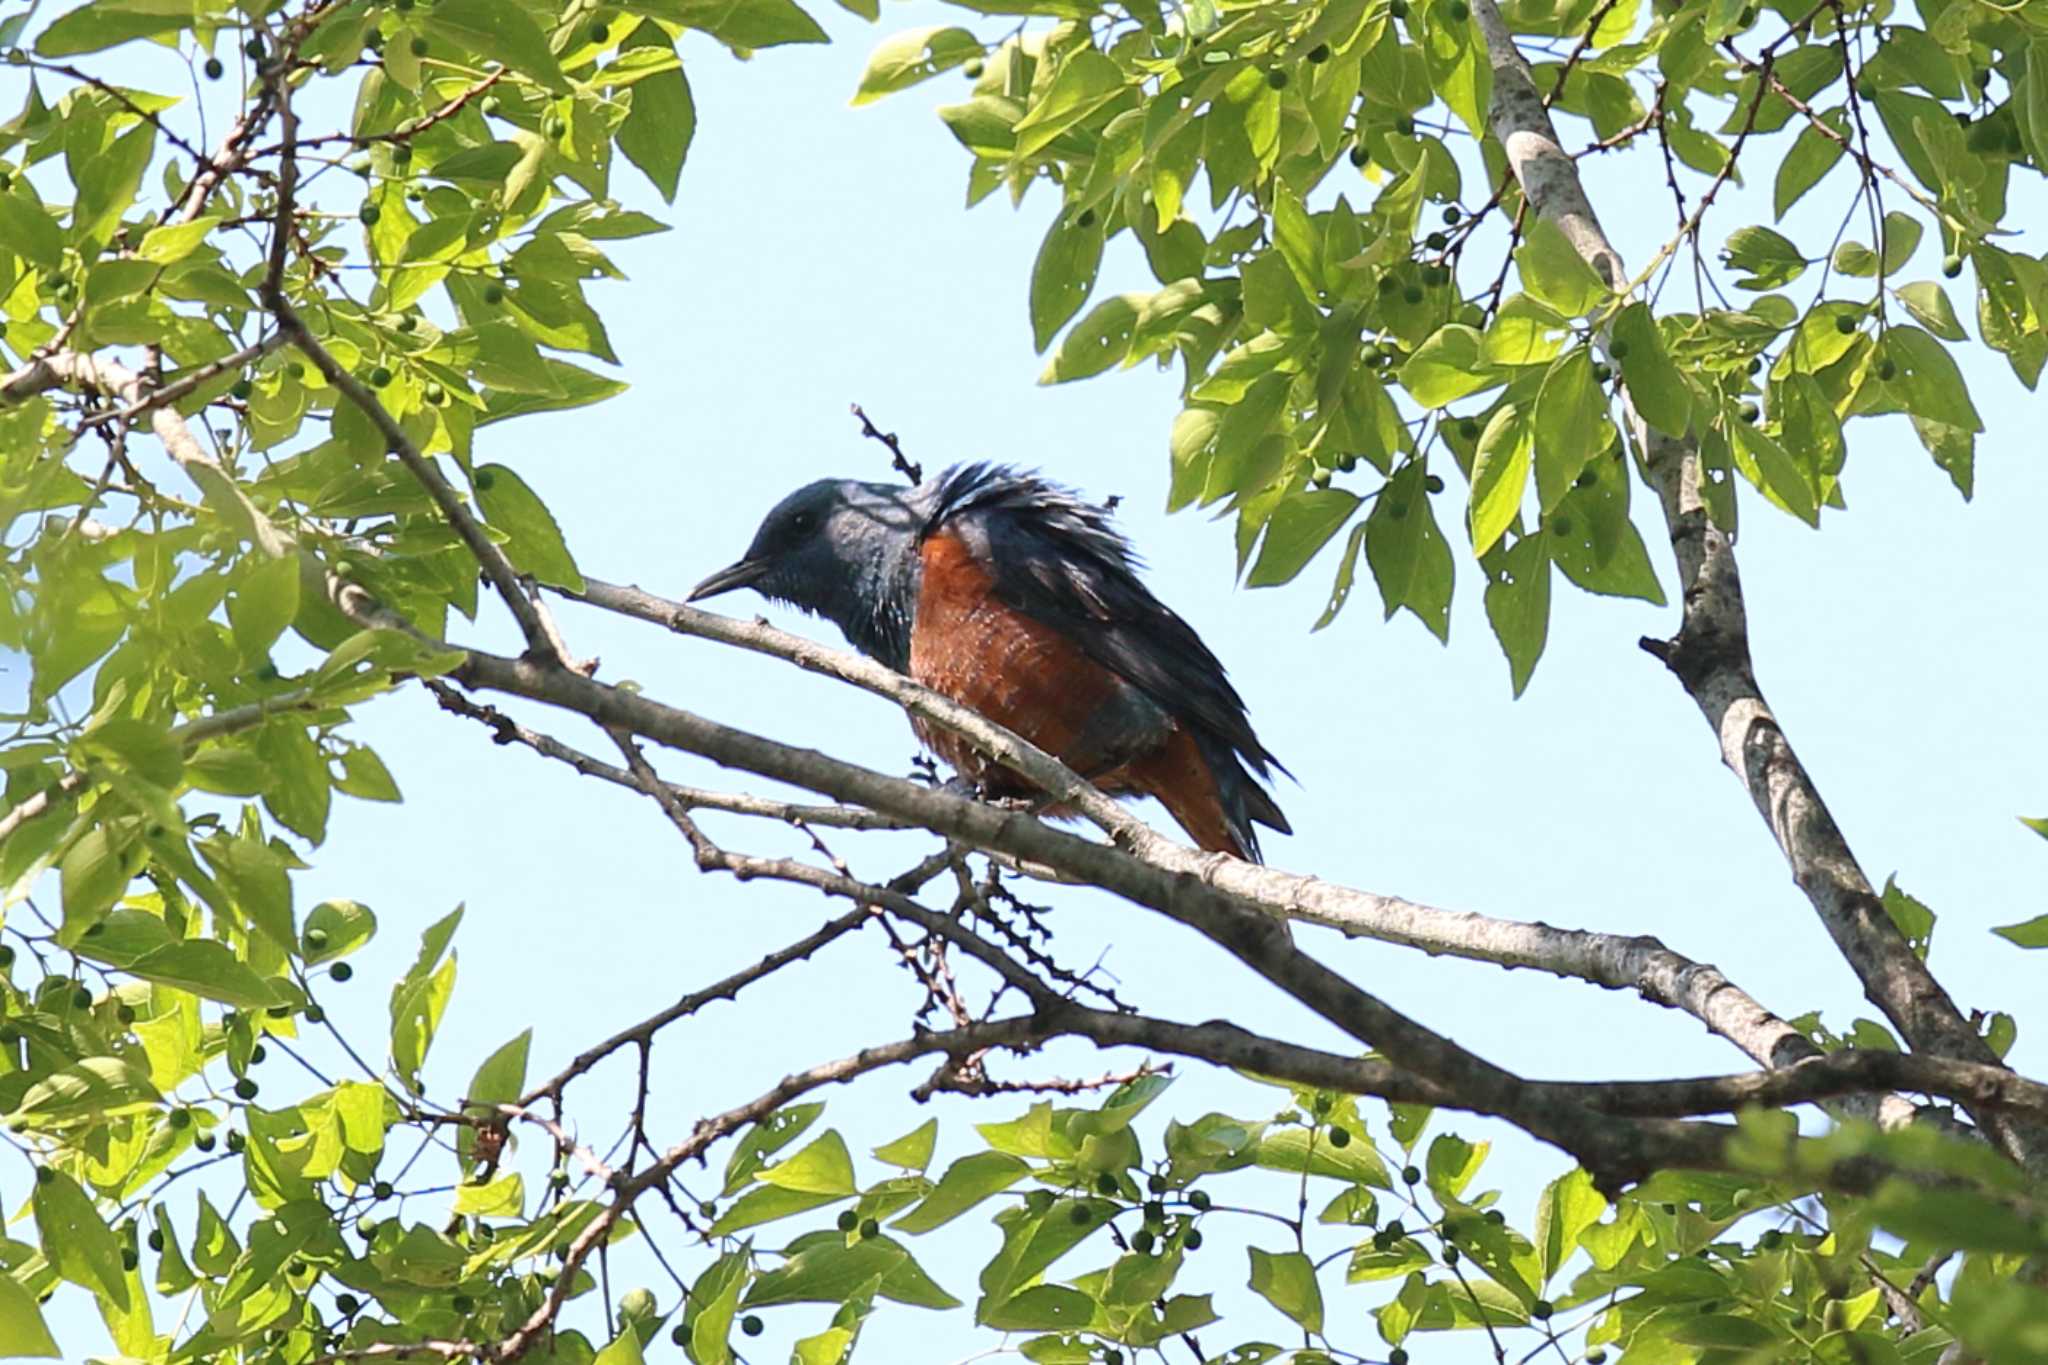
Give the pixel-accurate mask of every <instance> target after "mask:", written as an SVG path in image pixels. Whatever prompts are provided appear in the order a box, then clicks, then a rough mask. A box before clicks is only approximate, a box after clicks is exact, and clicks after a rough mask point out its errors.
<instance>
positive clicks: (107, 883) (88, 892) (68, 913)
mask: <svg viewBox="0 0 2048 1365" xmlns="http://www.w3.org/2000/svg"><path fill="white" fill-rule="evenodd" d="M133 871H134V860H131V857H130V841H129V840H128V839H123V838H121V837H119V836H117V835H116V834H115V833H114V832H113V831H112V830H111V829H109V828H108V827H107V826H105V825H94V826H93V827H92V828H91V829H89V830H87V831H86V832H85V833H84V834H81V835H80V836H79V837H78V841H77V842H76V843H74V844H72V845H71V847H70V848H69V849H67V850H66V851H65V853H64V857H63V860H62V861H61V862H60V863H59V864H58V872H59V874H60V881H59V889H60V892H61V895H62V897H63V902H64V928H63V930H62V933H61V935H60V937H61V940H62V941H64V942H65V943H66V944H67V946H69V945H70V944H75V943H77V942H78V941H79V940H80V939H82V938H83V937H84V936H85V931H86V930H87V929H90V928H91V927H92V926H93V925H95V924H97V923H99V922H100V921H101V920H102V919H104V918H105V917H106V913H107V911H109V910H111V909H113V907H114V902H115V901H117V900H119V899H120V898H121V893H122V892H123V891H126V890H127V889H128V881H129V877H130V874H131V873H132V872H133Z"/></svg>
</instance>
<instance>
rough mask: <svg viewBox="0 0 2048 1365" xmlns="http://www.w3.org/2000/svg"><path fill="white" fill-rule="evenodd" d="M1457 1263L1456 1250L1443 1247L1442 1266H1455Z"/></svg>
mask: <svg viewBox="0 0 2048 1365" xmlns="http://www.w3.org/2000/svg"><path fill="white" fill-rule="evenodd" d="M1457 1263H1458V1249H1457V1248H1456V1247H1445V1248H1444V1264H1445V1265H1456V1264H1457Z"/></svg>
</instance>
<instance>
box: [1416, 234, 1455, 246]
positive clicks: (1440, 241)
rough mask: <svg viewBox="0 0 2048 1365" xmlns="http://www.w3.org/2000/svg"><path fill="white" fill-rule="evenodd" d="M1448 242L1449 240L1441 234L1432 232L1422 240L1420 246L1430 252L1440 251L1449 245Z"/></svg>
mask: <svg viewBox="0 0 2048 1365" xmlns="http://www.w3.org/2000/svg"><path fill="white" fill-rule="evenodd" d="M1450 241H1451V239H1450V238H1448V237H1446V236H1444V235H1443V234H1442V233H1441V232H1432V233H1430V234H1429V236H1427V237H1425V238H1423V239H1422V244H1423V245H1424V246H1426V247H1428V248H1429V249H1430V250H1431V251H1442V250H1443V249H1444V248H1445V247H1446V246H1449V245H1450Z"/></svg>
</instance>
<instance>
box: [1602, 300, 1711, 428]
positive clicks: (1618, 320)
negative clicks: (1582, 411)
mask: <svg viewBox="0 0 2048 1365" xmlns="http://www.w3.org/2000/svg"><path fill="white" fill-rule="evenodd" d="M1609 335H1610V343H1609V344H1610V348H1611V349H1610V354H1612V355H1613V356H1614V357H1615V359H1616V360H1617V361H1618V362H1619V363H1620V365H1621V374H1622V378H1623V379H1624V380H1625V381H1626V382H1627V384H1628V396H1629V398H1630V400H1631V401H1632V402H1634V404H1635V405H1636V411H1637V412H1639V413H1641V414H1642V415H1643V418H1644V420H1645V421H1647V422H1648V423H1649V424H1650V425H1651V426H1653V427H1655V428H1656V429H1657V430H1659V431H1661V432H1664V433H1665V434H1666V435H1670V436H1682V435H1684V434H1685V432H1686V429H1687V428H1688V427H1690V426H1691V425H1692V395H1691V393H1690V392H1689V391H1688V390H1687V388H1686V386H1685V380H1684V379H1683V378H1681V377H1680V375H1679V373H1678V367H1677V366H1676V365H1674V364H1672V363H1671V354H1670V352H1668V351H1666V350H1665V349H1664V336H1663V333H1662V332H1660V331H1659V330H1658V328H1657V320H1656V319H1655V318H1654V317H1652V316H1651V315H1650V310H1649V307H1648V306H1647V305H1645V304H1642V303H1632V304H1630V305H1629V306H1628V307H1626V308H1624V309H1622V310H1621V312H1620V313H1619V314H1618V315H1617V316H1616V317H1615V319H1614V326H1613V329H1612V331H1611V332H1610V334H1609Z"/></svg>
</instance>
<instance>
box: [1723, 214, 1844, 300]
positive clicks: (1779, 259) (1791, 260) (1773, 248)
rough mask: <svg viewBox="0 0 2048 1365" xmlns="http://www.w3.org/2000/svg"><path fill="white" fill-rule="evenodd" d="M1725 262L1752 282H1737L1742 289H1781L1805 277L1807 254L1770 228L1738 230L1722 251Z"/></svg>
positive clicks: (1745, 280) (1732, 233)
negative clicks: (1802, 276)
mask: <svg viewBox="0 0 2048 1365" xmlns="http://www.w3.org/2000/svg"><path fill="white" fill-rule="evenodd" d="M1865 250H1866V252H1867V251H1868V248H1865ZM1871 259H1872V260H1873V261H1875V259H1876V258H1875V257H1872V258H1871ZM1721 261H1722V263H1723V264H1724V265H1726V266H1728V268H1729V269H1731V270H1739V271H1742V272H1744V273H1745V274H1746V275H1747V277H1748V278H1746V279H1739V280H1737V281H1735V284H1736V287H1737V288H1740V289H1781V288H1783V287H1784V286H1785V285H1788V284H1790V283H1791V282H1792V281H1794V280H1796V279H1798V278H1799V277H1800V276H1801V275H1803V274H1805V273H1806V266H1807V260H1806V254H1805V253H1804V252H1802V251H1800V249H1799V248H1798V246H1797V245H1796V244H1794V242H1793V241H1792V239H1791V238H1789V237H1787V236H1785V235H1784V234H1783V233H1780V232H1773V231H1771V230H1770V229H1769V228H1767V227H1754V226H1751V227H1741V228H1737V229H1736V230H1735V231H1734V232H1731V233H1730V234H1728V243H1727V245H1726V246H1724V247H1722V248H1721Z"/></svg>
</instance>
